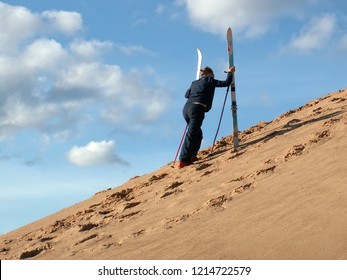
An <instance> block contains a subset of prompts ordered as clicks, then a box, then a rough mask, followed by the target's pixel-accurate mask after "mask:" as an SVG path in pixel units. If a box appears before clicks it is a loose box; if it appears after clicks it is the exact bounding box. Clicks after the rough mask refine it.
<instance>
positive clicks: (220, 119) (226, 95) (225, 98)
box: [210, 86, 229, 154]
mask: <svg viewBox="0 0 347 280" xmlns="http://www.w3.org/2000/svg"><path fill="white" fill-rule="evenodd" d="M228 92H229V86H228V87H227V91H226V93H225V97H224V103H223V108H222V112H221V114H220V118H219V123H218V127H217V131H216V135H215V136H214V139H213V145H212V150H211V152H210V154H212V152H213V148H214V144H215V143H216V139H217V135H218V132H219V128H220V124H221V122H222V118H223V113H224V108H225V103H226V100H227V97H228Z"/></svg>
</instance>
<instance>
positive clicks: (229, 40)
mask: <svg viewBox="0 0 347 280" xmlns="http://www.w3.org/2000/svg"><path fill="white" fill-rule="evenodd" d="M227 44H228V59H229V67H233V66H234V49H233V37H232V31H231V28H230V27H229V28H228V30H227ZM231 111H232V116H233V136H234V137H233V138H234V139H233V141H234V149H237V148H238V146H239V130H238V125H237V105H236V90H235V73H233V82H232V84H231Z"/></svg>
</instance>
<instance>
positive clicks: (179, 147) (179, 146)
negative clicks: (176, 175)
mask: <svg viewBox="0 0 347 280" xmlns="http://www.w3.org/2000/svg"><path fill="white" fill-rule="evenodd" d="M187 128H188V124H187V125H186V128H185V129H184V132H183V134H182V138H181V141H180V144H179V145H178V149H177V152H176V156H175V159H174V161H173V164H172V166H171V167H174V166H175V163H176V159H177V156H178V153H179V152H180V150H181V146H182V143H183V140H184V138H185V136H186V132H187Z"/></svg>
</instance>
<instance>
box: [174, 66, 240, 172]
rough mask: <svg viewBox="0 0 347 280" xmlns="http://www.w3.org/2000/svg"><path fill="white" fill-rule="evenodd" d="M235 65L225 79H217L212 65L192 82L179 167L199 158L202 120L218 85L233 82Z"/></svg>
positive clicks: (186, 95) (186, 109)
mask: <svg viewBox="0 0 347 280" xmlns="http://www.w3.org/2000/svg"><path fill="white" fill-rule="evenodd" d="M234 72H235V67H229V70H228V76H227V78H226V80H225V81H220V80H216V79H215V78H214V73H213V70H212V69H211V68H210V67H205V68H204V69H201V78H200V79H199V80H196V81H194V82H192V85H191V86H190V88H189V89H188V90H187V92H186V94H185V97H186V98H187V99H188V100H187V102H186V104H185V105H184V108H183V117H184V119H185V120H186V122H187V125H188V129H187V133H186V137H185V139H184V142H183V145H182V149H181V153H180V157H179V162H178V168H182V167H185V166H187V165H190V164H191V163H192V162H193V161H195V160H197V157H196V156H197V154H198V151H199V149H200V146H201V141H202V138H203V136H202V130H201V126H202V122H203V120H204V118H205V113H206V112H208V111H210V109H211V107H212V103H213V97H214V92H215V89H216V87H227V86H229V85H230V84H231V82H232V79H233V73H234Z"/></svg>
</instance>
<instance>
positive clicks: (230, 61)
mask: <svg viewBox="0 0 347 280" xmlns="http://www.w3.org/2000/svg"><path fill="white" fill-rule="evenodd" d="M227 47H228V64H229V67H233V66H235V64H234V48H233V36H232V31H231V28H230V27H229V28H228V30H227ZM201 61H202V54H201V51H200V49H198V69H199V68H201ZM197 75H198V73H197ZM197 77H198V76H197ZM228 92H229V87H228V88H227V91H226V94H225V98H224V104H223V109H222V113H221V116H220V119H219V123H218V128H217V132H216V135H215V137H214V140H213V146H212V150H213V147H214V144H215V142H216V138H217V135H218V132H219V128H220V124H221V121H222V117H223V112H224V106H225V102H226V99H227V96H228ZM231 111H232V117H233V143H234V149H235V150H236V149H237V148H238V147H239V130H238V124H237V104H236V88H235V75H234V73H233V80H232V83H231Z"/></svg>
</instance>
